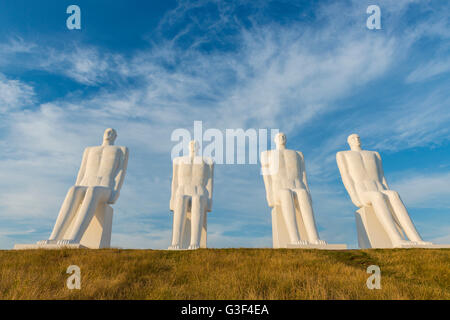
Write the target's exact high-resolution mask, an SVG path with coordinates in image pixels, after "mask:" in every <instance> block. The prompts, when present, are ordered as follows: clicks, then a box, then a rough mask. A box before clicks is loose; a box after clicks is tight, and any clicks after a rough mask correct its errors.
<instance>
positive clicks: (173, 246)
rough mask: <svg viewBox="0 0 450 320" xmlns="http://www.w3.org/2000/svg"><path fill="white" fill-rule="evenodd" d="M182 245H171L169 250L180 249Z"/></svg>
mask: <svg viewBox="0 0 450 320" xmlns="http://www.w3.org/2000/svg"><path fill="white" fill-rule="evenodd" d="M180 249H181V248H180V246H179V245H178V244H176V245H171V246H170V247H169V248H168V249H167V250H180Z"/></svg>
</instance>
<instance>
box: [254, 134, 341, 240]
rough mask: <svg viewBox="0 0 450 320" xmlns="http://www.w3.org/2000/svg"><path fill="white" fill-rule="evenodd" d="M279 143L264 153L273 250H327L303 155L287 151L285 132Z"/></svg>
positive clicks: (281, 135)
mask: <svg viewBox="0 0 450 320" xmlns="http://www.w3.org/2000/svg"><path fill="white" fill-rule="evenodd" d="M275 144H276V149H275V150H268V151H264V152H262V153H261V166H262V173H263V178H264V185H265V188H266V198H267V203H268V205H269V207H271V208H272V236H273V247H274V248H288V247H290V248H319V247H320V248H327V246H328V244H327V243H326V242H325V241H323V240H320V239H319V235H318V232H317V228H316V223H315V220H314V212H313V208H312V200H311V195H310V191H309V187H308V181H307V179H306V170H305V161H304V157H303V154H302V153H301V152H299V151H294V150H288V149H286V135H285V134H284V133H279V134H277V136H276V137H275ZM330 248H331V247H330ZM340 248H342V249H345V248H346V245H340Z"/></svg>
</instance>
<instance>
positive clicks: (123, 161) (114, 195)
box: [108, 147, 129, 204]
mask: <svg viewBox="0 0 450 320" xmlns="http://www.w3.org/2000/svg"><path fill="white" fill-rule="evenodd" d="M121 149H122V153H123V154H122V156H121V157H120V162H119V166H118V168H119V172H118V173H117V174H116V177H115V179H114V180H115V184H114V189H113V191H112V192H111V197H110V200H109V201H108V203H109V204H114V203H115V202H116V201H117V199H118V198H119V195H120V189H121V188H122V185H123V181H124V180H125V174H126V172H127V166H128V155H129V152H128V148H127V147H124V148H121Z"/></svg>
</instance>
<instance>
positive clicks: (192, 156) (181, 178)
mask: <svg viewBox="0 0 450 320" xmlns="http://www.w3.org/2000/svg"><path fill="white" fill-rule="evenodd" d="M197 151H198V144H197V142H195V141H191V142H190V143H189V156H185V157H178V158H175V159H174V160H173V177H172V194H171V198H170V210H171V211H173V233H172V244H171V246H170V247H169V250H180V249H191V250H192V249H198V248H206V236H207V212H211V209H212V196H213V182H214V181H213V180H214V162H213V160H212V159H211V158H207V157H201V156H198V155H197Z"/></svg>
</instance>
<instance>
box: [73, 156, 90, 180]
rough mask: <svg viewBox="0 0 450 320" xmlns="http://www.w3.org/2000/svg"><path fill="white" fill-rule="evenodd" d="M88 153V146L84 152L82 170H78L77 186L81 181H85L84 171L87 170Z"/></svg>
mask: <svg viewBox="0 0 450 320" xmlns="http://www.w3.org/2000/svg"><path fill="white" fill-rule="evenodd" d="M88 153H89V148H86V149H85V150H84V152H83V158H82V160H81V166H80V171H78V176H77V181H76V182H75V185H76V186H79V185H80V184H81V181H83V178H84V173H85V172H86V162H87V156H88Z"/></svg>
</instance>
